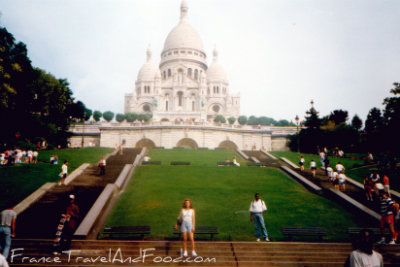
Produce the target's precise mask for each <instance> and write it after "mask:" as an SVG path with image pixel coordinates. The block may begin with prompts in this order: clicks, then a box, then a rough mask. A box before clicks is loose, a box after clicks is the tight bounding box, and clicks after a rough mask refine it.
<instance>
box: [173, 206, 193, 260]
mask: <svg viewBox="0 0 400 267" xmlns="http://www.w3.org/2000/svg"><path fill="white" fill-rule="evenodd" d="M177 221H178V222H179V221H181V222H182V224H181V232H182V235H183V257H187V256H188V253H187V237H188V235H189V239H190V244H191V245H192V256H193V257H197V254H196V251H195V247H194V230H195V228H196V219H195V211H194V208H193V205H192V201H191V200H190V199H185V201H184V202H183V205H182V209H181V212H180V213H179V216H178V218H177ZM175 229H176V230H178V223H177V224H176V225H175Z"/></svg>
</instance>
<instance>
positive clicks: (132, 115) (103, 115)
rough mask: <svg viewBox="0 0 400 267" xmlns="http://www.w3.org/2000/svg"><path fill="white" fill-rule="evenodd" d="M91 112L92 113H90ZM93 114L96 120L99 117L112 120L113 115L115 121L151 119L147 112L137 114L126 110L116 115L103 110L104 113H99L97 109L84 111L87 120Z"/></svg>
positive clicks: (97, 120) (98, 119)
mask: <svg viewBox="0 0 400 267" xmlns="http://www.w3.org/2000/svg"><path fill="white" fill-rule="evenodd" d="M92 113H93V114H92ZM92 115H93V120H94V121H96V122H99V121H100V119H101V118H103V119H104V120H105V121H108V122H110V121H112V120H113V119H114V116H115V120H116V121H117V122H123V121H124V120H126V121H127V122H134V121H136V120H139V121H149V120H150V119H151V116H150V115H149V114H145V113H144V114H137V113H132V112H128V113H125V114H122V113H117V114H116V115H115V114H114V112H112V111H105V112H104V113H101V112H100V111H98V110H95V111H92V110H90V109H86V112H85V120H86V121H88V120H89V119H90V118H91V117H92Z"/></svg>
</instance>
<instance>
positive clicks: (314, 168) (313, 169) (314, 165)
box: [310, 160, 317, 177]
mask: <svg viewBox="0 0 400 267" xmlns="http://www.w3.org/2000/svg"><path fill="white" fill-rule="evenodd" d="M310 169H311V173H312V176H313V177H315V175H316V174H317V163H316V162H315V161H314V160H311V162H310Z"/></svg>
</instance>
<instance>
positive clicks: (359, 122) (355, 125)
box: [351, 114, 362, 131]
mask: <svg viewBox="0 0 400 267" xmlns="http://www.w3.org/2000/svg"><path fill="white" fill-rule="evenodd" d="M351 126H352V127H353V128H354V129H356V130H357V131H359V130H361V128H362V120H361V119H360V117H358V115H357V114H355V115H354V117H353V119H352V120H351Z"/></svg>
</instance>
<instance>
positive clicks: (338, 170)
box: [335, 162, 345, 173]
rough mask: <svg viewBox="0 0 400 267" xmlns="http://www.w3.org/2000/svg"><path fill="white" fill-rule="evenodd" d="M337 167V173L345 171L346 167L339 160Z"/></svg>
mask: <svg viewBox="0 0 400 267" xmlns="http://www.w3.org/2000/svg"><path fill="white" fill-rule="evenodd" d="M335 169H336V171H337V173H340V172H344V170H345V168H344V166H343V165H342V163H341V162H338V164H336V166H335Z"/></svg>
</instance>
